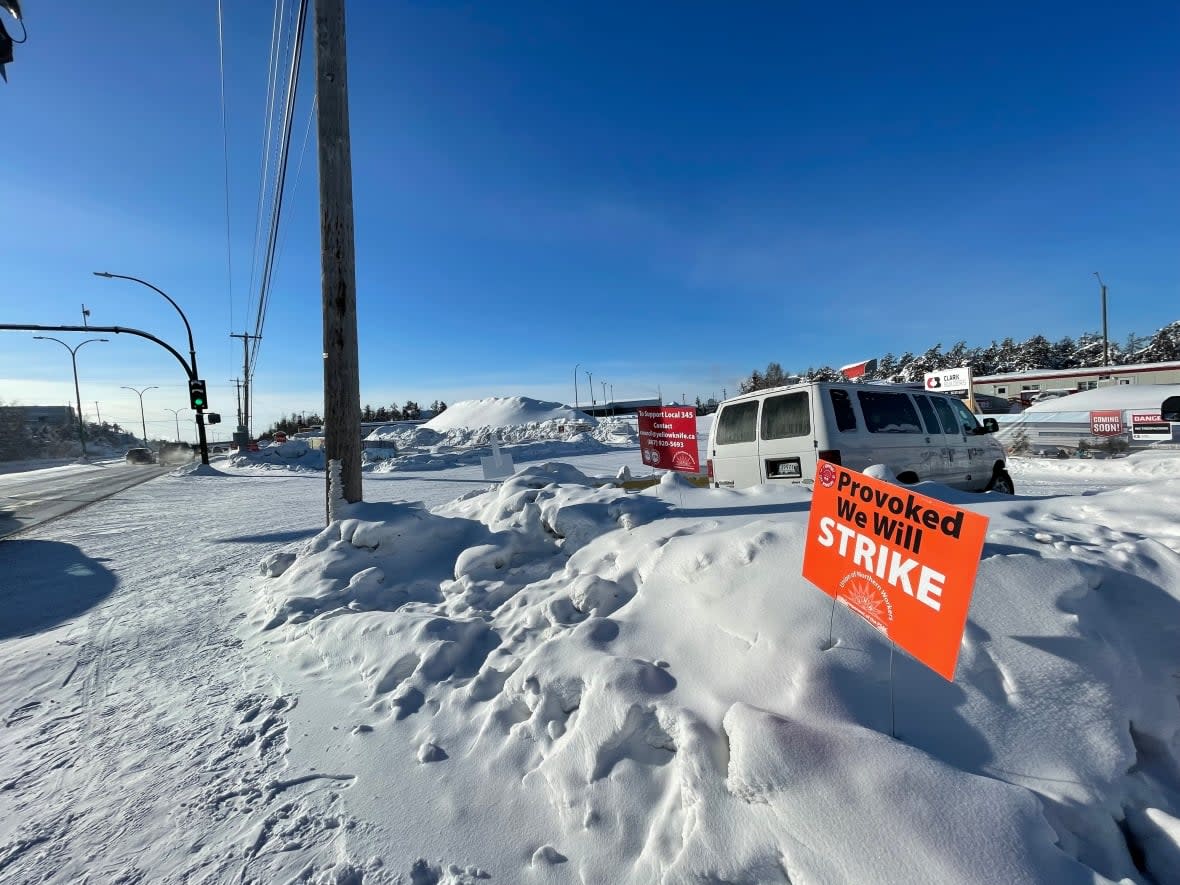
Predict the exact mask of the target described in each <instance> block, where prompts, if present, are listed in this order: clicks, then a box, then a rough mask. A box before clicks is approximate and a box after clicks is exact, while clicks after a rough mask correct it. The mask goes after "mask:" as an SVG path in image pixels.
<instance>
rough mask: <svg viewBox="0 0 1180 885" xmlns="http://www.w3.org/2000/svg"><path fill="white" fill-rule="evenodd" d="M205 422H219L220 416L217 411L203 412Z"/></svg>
mask: <svg viewBox="0 0 1180 885" xmlns="http://www.w3.org/2000/svg"><path fill="white" fill-rule="evenodd" d="M205 423H206V424H220V423H221V416H220V415H219V414H217V412H206V413H205Z"/></svg>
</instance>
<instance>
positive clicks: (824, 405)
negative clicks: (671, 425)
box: [707, 381, 1014, 494]
mask: <svg viewBox="0 0 1180 885" xmlns="http://www.w3.org/2000/svg"><path fill="white" fill-rule="evenodd" d="M998 429H999V425H998V424H997V423H996V419H995V418H985V419H984V420H983V424H982V426H981V425H980V423H979V421H978V420H977V419H976V417H975V415H973V414H972V413H971V410H970V409H968V408H967V406H966V404H964V403H963V401H962V400H960V399H958V398H956V397H953V396H948V395H946V394H940V393H926V392H922V391H917V390H910V389H907V388H905V387H903V386H900V385H878V384H872V385H870V384H849V383H839V382H821V381H814V382H807V383H802V384H793V385H788V386H786V387H777V388H773V389H771V390H758V391H754V392H753V393H747V394H744V395H742V396H739V397H734V398H733V399H729V400H726V401H725V402H723V403H722V404H721V406H720V408H719V409H718V412H717V417H716V418H714V419H713V429H712V431H711V432H710V434H709V445H708V449H707V459H708V460H707V465H708V474H709V478H710V481H711V484H712V486H713V487H714V488H720V487H725V488H734V489H741V488H747V487H749V486H755V485H759V484H761V483H768V482H795V483H810V482H811V481H812V478H813V477H814V476H815V468H816V464H817V462H818V461H820V460H824V461H831V462H832V463H835V464H842V465H844V466H845V467H850V468H852V469H853V470H864V469H866V468H867V467H869V466H870V465H873V464H884V465H885V466H886V467H888V468H889V469H890V470H892V471H893V473H894V474H895V475H896V476H897V478H898V479H899V480H900V481H902V482H906V483H914V482H919V481H921V480H933V481H934V482H940V483H943V484H945V485H949V486H953V487H955V488H960V489H969V490H972V491H984V490H991V489H995V490H997V491H1002V492H1007V493H1009V494H1011V493H1012V492H1013V490H1014V487H1013V485H1012V478H1011V477H1010V476H1009V475H1008V471H1007V470H1006V468H1005V457H1006V456H1005V453H1004V449H1003V447H1002V446H1001V445H1000V444H999V442H998V441H997V440H996V439H995V437H994V436H992V434H993V433H995V432H996V430H998Z"/></svg>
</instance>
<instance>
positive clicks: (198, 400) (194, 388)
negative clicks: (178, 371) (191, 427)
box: [188, 379, 209, 412]
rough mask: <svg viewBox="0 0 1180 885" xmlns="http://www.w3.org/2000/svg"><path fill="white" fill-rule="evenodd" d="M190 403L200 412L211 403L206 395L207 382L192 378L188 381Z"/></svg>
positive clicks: (191, 406)
mask: <svg viewBox="0 0 1180 885" xmlns="http://www.w3.org/2000/svg"><path fill="white" fill-rule="evenodd" d="M188 404H189V406H190V408H192V410H193V411H194V412H199V411H201V410H202V409H204V408H205V407H207V406H208V405H209V400H208V399H207V398H206V397H205V382H204V381H200V380H197V379H190V380H189V382H188Z"/></svg>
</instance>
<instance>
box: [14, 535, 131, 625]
mask: <svg viewBox="0 0 1180 885" xmlns="http://www.w3.org/2000/svg"><path fill="white" fill-rule="evenodd" d="M0 570H3V572H4V579H3V581H2V582H0V640H3V639H11V638H12V637H14V636H25V635H28V634H31V633H37V632H39V631H41V630H48V629H50V628H52V627H56V626H58V625H59V624H64V623H65V622H66V621H69V620H71V619H72V618H76V617H77V616H78V615H80V614H84V613H85V612H87V611H89V610H90V609H91V608H93V607H94V606H96V605H98V604H99V603H100V602H102V601H103V600H104V599H106V598H107V597H108V596H110V595H111V593H113V592H114V590H115V587H116V586H117V585H118V579H117V578H116V577H115V575H114V573H113V572H111V571H110V570H109V569H107V568H105V567H104V566H102V565H101V564H100V563H99V561H98V560H95V559H91V558H90V557H88V556H86V555H85V554H83V553H82V551H81V550H79V549H78V548H77V547H75V546H74V545H72V544H62V543H61V542H59V541H20V540H11V541H0Z"/></svg>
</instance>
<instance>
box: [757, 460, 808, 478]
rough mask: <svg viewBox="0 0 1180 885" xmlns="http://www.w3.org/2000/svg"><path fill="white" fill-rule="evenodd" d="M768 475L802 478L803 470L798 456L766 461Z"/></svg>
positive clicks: (768, 476) (770, 476)
mask: <svg viewBox="0 0 1180 885" xmlns="http://www.w3.org/2000/svg"><path fill="white" fill-rule="evenodd" d="M766 476H767V478H768V479H801V478H802V477H803V470H802V468H801V467H800V466H799V459H798V458H780V459H777V460H774V461H767V462H766Z"/></svg>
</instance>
